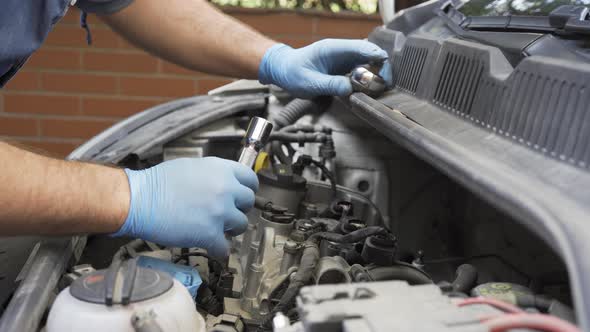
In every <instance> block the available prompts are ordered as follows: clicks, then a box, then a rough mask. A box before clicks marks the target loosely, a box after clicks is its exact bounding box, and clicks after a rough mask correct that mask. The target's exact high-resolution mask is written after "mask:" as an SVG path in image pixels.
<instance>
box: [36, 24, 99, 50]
mask: <svg viewBox="0 0 590 332" xmlns="http://www.w3.org/2000/svg"><path fill="white" fill-rule="evenodd" d="M92 34H93V35H94V31H93V33H92ZM45 45H51V46H70V47H84V46H86V31H85V30H84V29H82V28H81V27H79V26H75V25H71V26H70V25H58V26H56V27H55V28H54V29H53V30H52V31H51V32H50V33H49V34H48V35H47V39H46V40H45Z"/></svg>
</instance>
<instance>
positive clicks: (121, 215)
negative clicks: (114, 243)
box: [0, 142, 129, 235]
mask: <svg viewBox="0 0 590 332" xmlns="http://www.w3.org/2000/svg"><path fill="white" fill-rule="evenodd" d="M0 183H2V190H0V234H1V235H25V234H26V235H28V234H42V235H66V234H77V233H112V232H115V231H117V230H118V229H119V228H121V225H122V224H123V222H124V221H125V218H126V216H127V210H128V209H129V185H128V184H127V177H126V176H125V173H124V172H123V170H121V169H116V168H110V167H105V166H100V165H92V164H84V163H78V162H73V161H63V160H57V159H52V158H48V157H45V156H40V155H37V154H34V153H32V152H28V151H24V150H21V149H18V148H16V147H14V146H12V145H9V144H7V143H4V142H0Z"/></svg>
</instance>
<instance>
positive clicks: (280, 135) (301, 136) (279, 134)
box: [269, 130, 328, 143]
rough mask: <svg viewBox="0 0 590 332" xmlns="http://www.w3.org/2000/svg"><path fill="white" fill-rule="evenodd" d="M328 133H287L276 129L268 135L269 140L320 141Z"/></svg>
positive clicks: (323, 139) (288, 141) (287, 141)
mask: <svg viewBox="0 0 590 332" xmlns="http://www.w3.org/2000/svg"><path fill="white" fill-rule="evenodd" d="M327 138H328V135H326V134H324V133H317V132H313V133H305V132H298V133H289V132H284V131H282V130H281V131H276V132H274V133H272V134H271V135H270V137H269V140H270V141H281V142H284V143H321V142H325V141H326V139H327Z"/></svg>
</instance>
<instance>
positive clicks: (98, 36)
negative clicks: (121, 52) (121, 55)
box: [82, 27, 123, 48]
mask: <svg viewBox="0 0 590 332" xmlns="http://www.w3.org/2000/svg"><path fill="white" fill-rule="evenodd" d="M82 31H84V30H82ZM90 32H91V33H92V44H91V45H90V47H96V48H120V47H122V44H123V42H122V39H123V38H122V37H120V36H119V35H117V34H116V33H115V32H114V31H113V30H111V29H110V28H99V27H96V28H92V29H91V30H90ZM84 38H86V37H84ZM84 40H86V39H84Z"/></svg>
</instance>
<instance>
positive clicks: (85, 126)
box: [41, 119, 114, 139]
mask: <svg viewBox="0 0 590 332" xmlns="http://www.w3.org/2000/svg"><path fill="white" fill-rule="evenodd" d="M113 123H114V122H113V121H104V120H100V121H99V120H61V119H41V136H44V137H59V138H84V139H87V138H91V137H93V136H95V135H96V134H98V133H100V132H102V131H103V130H105V129H106V128H108V127H110V126H112V125H113Z"/></svg>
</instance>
